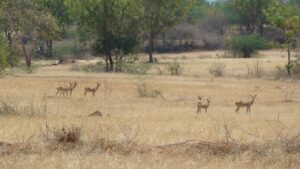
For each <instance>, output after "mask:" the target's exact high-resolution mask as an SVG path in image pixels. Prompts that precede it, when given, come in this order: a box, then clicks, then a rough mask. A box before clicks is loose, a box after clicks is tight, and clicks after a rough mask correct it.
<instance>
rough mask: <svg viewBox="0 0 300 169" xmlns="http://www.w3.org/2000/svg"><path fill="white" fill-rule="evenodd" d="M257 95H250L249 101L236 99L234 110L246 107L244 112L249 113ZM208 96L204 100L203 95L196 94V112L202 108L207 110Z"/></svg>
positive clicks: (199, 111)
mask: <svg viewBox="0 0 300 169" xmlns="http://www.w3.org/2000/svg"><path fill="white" fill-rule="evenodd" d="M256 96H257V95H254V96H253V95H250V97H251V100H250V101H237V102H235V105H236V110H235V111H236V112H237V113H238V112H239V110H240V108H246V114H247V113H249V114H250V113H251V106H252V105H253V104H254V101H255V99H256ZM210 101H211V100H210V98H209V99H206V101H203V97H201V96H198V101H197V113H201V109H204V110H205V112H207V109H208V108H209V105H210Z"/></svg>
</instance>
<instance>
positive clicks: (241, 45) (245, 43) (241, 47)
mask: <svg viewBox="0 0 300 169" xmlns="http://www.w3.org/2000/svg"><path fill="white" fill-rule="evenodd" d="M228 43H230V44H229V47H230V50H232V51H233V52H234V53H235V54H240V55H242V56H243V57H244V58H250V57H251V56H252V54H253V53H254V52H256V51H257V50H260V49H265V48H266V47H267V42H266V41H265V40H264V39H263V38H262V37H260V36H258V35H257V34H253V35H240V36H237V37H234V38H233V39H230V40H229V41H228Z"/></svg>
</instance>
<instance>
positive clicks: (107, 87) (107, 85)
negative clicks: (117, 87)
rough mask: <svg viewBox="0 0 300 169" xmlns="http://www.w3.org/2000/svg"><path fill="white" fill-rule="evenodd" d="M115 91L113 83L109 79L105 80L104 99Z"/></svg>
mask: <svg viewBox="0 0 300 169" xmlns="http://www.w3.org/2000/svg"><path fill="white" fill-rule="evenodd" d="M112 91H113V87H112V83H110V82H109V81H108V80H107V79H105V80H104V98H105V99H106V98H107V97H110V96H111V93H112Z"/></svg>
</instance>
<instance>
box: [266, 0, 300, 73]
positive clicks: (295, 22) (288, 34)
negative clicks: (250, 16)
mask: <svg viewBox="0 0 300 169" xmlns="http://www.w3.org/2000/svg"><path fill="white" fill-rule="evenodd" d="M296 11H297V10H295V6H289V5H287V4H285V3H284V2H278V1H277V2H275V3H274V4H273V6H272V7H270V8H269V9H267V10H266V11H265V14H266V16H267V17H268V19H269V21H270V22H271V24H272V25H274V26H276V27H278V28H280V29H282V30H283V31H284V34H285V39H286V41H285V45H284V47H285V48H286V49H287V53H288V63H287V65H286V68H287V72H288V74H289V76H291V70H292V68H293V64H292V61H291V50H292V49H293V48H294V47H295V44H296V43H295V42H296V38H297V35H298V34H299V32H300V17H299V16H298V15H297V14H296V13H295V12H296Z"/></svg>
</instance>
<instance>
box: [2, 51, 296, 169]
mask: <svg viewBox="0 0 300 169" xmlns="http://www.w3.org/2000/svg"><path fill="white" fill-rule="evenodd" d="M223 54H224V52H222V51H216V52H193V53H185V54H163V55H157V58H158V60H159V64H155V65H153V66H152V68H151V70H150V71H148V73H147V74H146V75H134V74H122V73H120V74H117V73H84V72H77V71H71V69H72V67H73V66H74V64H76V65H84V64H90V63H95V62H97V60H89V61H79V60H78V61H76V63H74V64H65V65H57V66H52V65H50V64H48V63H49V62H51V61H47V62H46V61H40V62H39V61H37V62H36V63H35V64H38V65H40V66H39V68H38V69H37V70H36V71H34V72H33V73H31V74H24V73H11V74H10V75H8V76H5V77H3V78H1V79H0V84H1V88H0V99H1V102H2V103H1V105H2V108H1V112H2V113H3V112H4V111H5V112H6V113H7V112H13V113H8V114H5V115H1V116H0V141H1V143H0V168H3V169H25V168H26V169H35V168H39V169H40V168H43V169H44V168H45V169H66V168H69V169H91V168H124V169H129V168H136V169H141V168H153V169H154V168H155V169H160V168H176V169H181V168H207V169H220V168H224V169H236V168H245V169H253V168H260V169H263V168H269V169H281V168H293V169H298V168H300V137H299V134H300V123H299V121H300V112H299V110H300V93H299V92H300V82H299V80H297V79H287V78H283V79H280V78H279V79H276V80H275V76H276V66H277V65H280V66H284V65H285V64H286V57H284V56H285V51H279V50H273V51H263V52H259V54H258V55H257V56H256V57H254V58H252V59H233V58H224V57H223ZM145 60H146V57H145ZM175 60H176V62H178V63H181V64H182V65H183V67H184V71H183V73H182V74H181V75H179V76H171V75H169V72H167V71H166V70H165V67H166V65H167V64H168V63H172V62H174V61H175ZM214 64H215V65H222V66H223V67H224V66H225V68H224V70H222V71H223V74H222V75H221V76H220V77H213V76H211V75H210V73H209V68H210V67H211V66H212V65H214ZM158 67H159V68H158ZM158 70H161V71H162V72H161V74H160V72H159V71H158ZM259 77H260V78H259ZM73 81H76V82H77V83H78V86H77V87H76V88H75V90H74V92H73V95H72V97H71V98H67V97H63V96H56V95H55V93H56V88H57V87H59V86H64V85H67V84H68V83H69V82H73ZM96 83H101V87H100V88H99V90H98V91H97V93H96V96H95V97H92V96H91V95H90V94H88V95H87V96H86V97H84V95H83V94H84V88H85V87H88V86H89V87H95V86H96ZM140 83H144V84H147V87H148V88H151V89H155V90H156V91H159V93H160V96H158V97H155V98H154V97H153V98H152V97H150V98H144V97H143V98H141V97H139V95H138V92H137V86H138V85H139V84H140ZM249 95H257V99H256V100H255V103H254V104H253V106H252V107H251V113H250V114H246V113H245V112H246V109H245V108H242V109H241V110H240V112H239V113H236V112H235V109H236V107H235V102H236V101H240V100H248V99H249V98H248V97H249ZM197 96H203V97H204V98H210V99H211V104H210V106H209V108H208V112H207V113H204V112H203V111H202V113H199V114H197V113H196V111H197V106H196V105H197V101H198V100H197ZM3 107H6V109H3ZM96 110H98V111H100V112H101V113H102V116H101V117H100V116H99V117H93V116H89V115H90V114H91V113H93V112H95V111H96ZM64 132H70V133H71V134H72V133H73V134H74V135H72V136H70V138H72V139H69V140H68V139H65V140H63V139H61V140H60V137H59V136H60V135H63V136H64V137H69V136H68V135H67V134H62V133H64ZM57 137H59V138H57ZM73 137H74V138H73Z"/></svg>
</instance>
